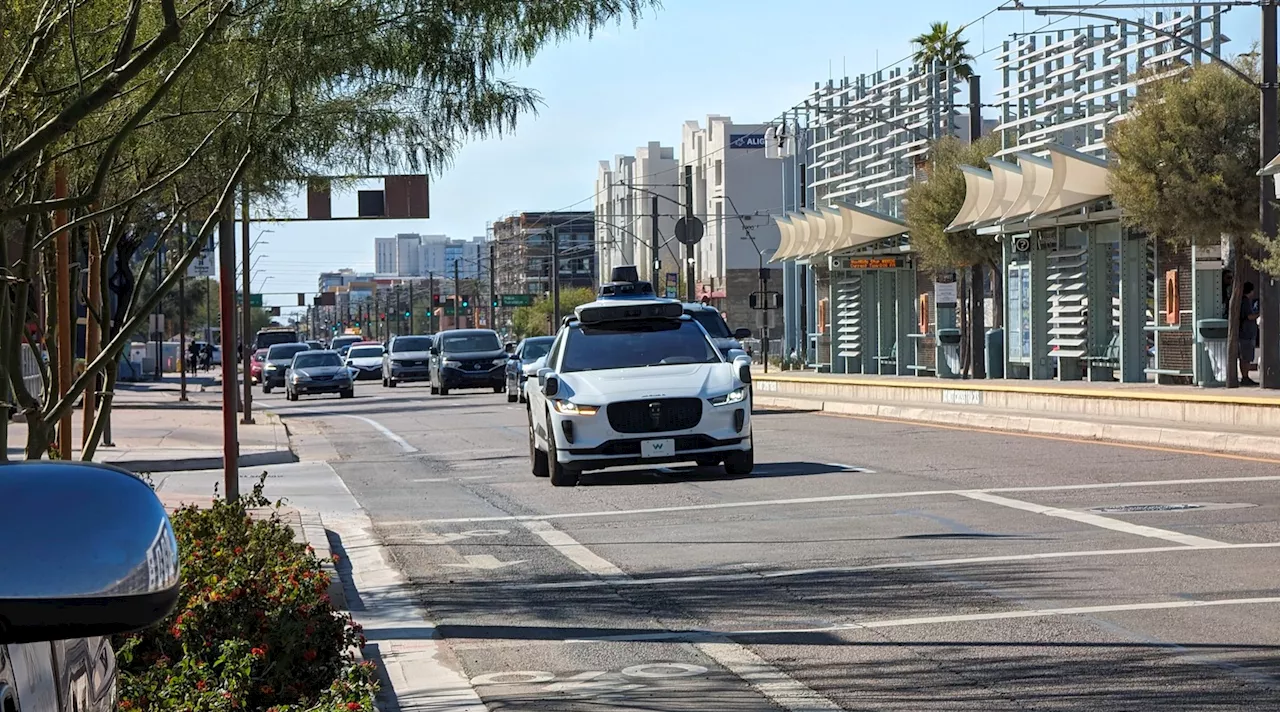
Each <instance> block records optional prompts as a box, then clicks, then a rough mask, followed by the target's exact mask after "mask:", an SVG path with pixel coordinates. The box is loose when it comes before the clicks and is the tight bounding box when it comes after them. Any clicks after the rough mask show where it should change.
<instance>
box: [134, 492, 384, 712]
mask: <svg viewBox="0 0 1280 712" xmlns="http://www.w3.org/2000/svg"><path fill="white" fill-rule="evenodd" d="M267 506H271V510H270V512H271V513H270V515H269V516H267V517H251V516H250V514H249V511H248V510H249V509H250V508H261V507H267ZM279 506H280V504H279V503H278V502H277V503H275V504H274V505H272V503H270V502H269V501H268V500H267V499H266V498H265V497H263V495H262V481H261V480H260V481H259V482H258V484H257V486H255V487H254V489H253V493H252V494H250V495H248V496H244V497H241V498H240V499H239V500H237V501H234V502H229V501H227V500H225V499H218V500H215V502H214V503H213V506H212V507H211V508H206V509H199V508H196V507H194V506H189V507H185V508H183V509H180V510H178V511H177V512H176V513H175V514H174V515H173V517H172V522H173V529H174V534H175V535H176V537H177V540H178V552H179V556H180V558H181V562H182V591H181V593H180V595H179V598H178V605H177V607H176V608H175V609H174V611H173V613H172V614H171V615H170V616H169V618H168V619H166V621H165V622H164V623H163V624H161V625H157V626H155V627H153V628H151V629H148V630H146V631H142V632H140V633H133V634H130V635H126V636H120V637H119V638H117V639H116V640H115V641H114V642H115V647H116V658H117V663H118V667H119V673H120V676H119V682H118V692H119V702H118V706H119V709H121V710H125V711H127V712H152V711H156V712H158V711H161V710H165V711H167V710H183V711H190V712H253V711H256V710H269V711H273V712H301V711H303V710H309V711H315V712H330V711H332V712H359V711H361V710H363V711H364V712H372V710H373V697H374V694H375V693H376V692H377V675H376V671H375V670H374V668H373V665H372V664H371V663H358V662H356V661H355V655H354V650H355V648H356V647H357V646H360V645H363V643H364V637H363V635H362V634H361V631H360V627H359V626H358V625H356V624H355V623H354V622H353V621H352V620H351V617H350V616H349V615H347V614H346V613H344V612H341V611H338V610H337V609H335V608H334V606H333V604H332V603H331V602H330V600H329V595H328V593H327V591H328V588H329V576H328V574H327V573H326V572H325V571H324V570H323V569H322V568H321V563H320V561H319V560H318V559H317V558H316V556H315V553H314V551H313V550H312V549H311V547H308V546H303V545H301V544H298V543H297V542H295V541H294V538H293V530H292V529H290V528H289V526H287V525H286V524H284V523H283V522H281V521H280V519H279V516H278V513H277V511H276V510H278V509H279Z"/></svg>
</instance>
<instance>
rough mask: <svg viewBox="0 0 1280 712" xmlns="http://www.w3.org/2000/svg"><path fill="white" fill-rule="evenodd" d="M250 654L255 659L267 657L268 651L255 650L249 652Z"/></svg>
mask: <svg viewBox="0 0 1280 712" xmlns="http://www.w3.org/2000/svg"><path fill="white" fill-rule="evenodd" d="M249 654H250V655H252V656H253V657H255V658H260V657H262V656H263V655H266V654H267V651H266V650H264V649H263V648H254V649H253V650H250V651H249Z"/></svg>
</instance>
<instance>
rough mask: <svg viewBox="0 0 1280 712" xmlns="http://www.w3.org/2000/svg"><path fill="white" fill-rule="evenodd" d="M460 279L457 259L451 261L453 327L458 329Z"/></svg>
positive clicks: (460, 301) (459, 317) (460, 294)
mask: <svg viewBox="0 0 1280 712" xmlns="http://www.w3.org/2000/svg"><path fill="white" fill-rule="evenodd" d="M461 312H462V281H461V280H459V279H458V261H457V260H454V261H453V328H455V329H459V328H461V326H459V325H460V324H461V317H462V314H461Z"/></svg>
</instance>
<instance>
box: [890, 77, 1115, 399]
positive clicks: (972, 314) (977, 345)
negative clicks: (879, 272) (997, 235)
mask: <svg viewBox="0 0 1280 712" xmlns="http://www.w3.org/2000/svg"><path fill="white" fill-rule="evenodd" d="M981 138H982V78H981V77H979V76H978V75H976V74H975V75H973V76H971V77H969V141H970V142H971V143H977V142H978V140H979V139H981ZM969 277H970V279H969V299H970V300H972V301H970V302H969V335H968V336H969V373H971V374H972V375H973V377H974V378H986V377H987V364H986V360H985V359H986V333H985V332H986V329H985V327H986V321H987V318H986V313H985V312H986V310H985V309H984V307H985V306H986V305H985V303H984V301H983V300H984V299H985V298H986V294H985V291H986V267H985V266H984V265H983V264H982V263H981V262H979V263H976V264H974V265H973V266H972V267H970V268H969ZM899 303H901V300H899ZM1109 313H1110V311H1109V310H1108V314H1109ZM898 352H899V356H898V358H899V359H901V358H902V356H901V354H902V353H905V352H904V351H903V348H902V345H901V344H900V345H899V348H898Z"/></svg>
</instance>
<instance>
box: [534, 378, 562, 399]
mask: <svg viewBox="0 0 1280 712" xmlns="http://www.w3.org/2000/svg"><path fill="white" fill-rule="evenodd" d="M539 380H541V381H542V395H544V396H546V397H548V398H554V397H555V395H556V394H557V393H559V392H560V379H559V378H556V377H555V375H554V374H549V375H547V376H546V377H545V378H541V377H540V378H539Z"/></svg>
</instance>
